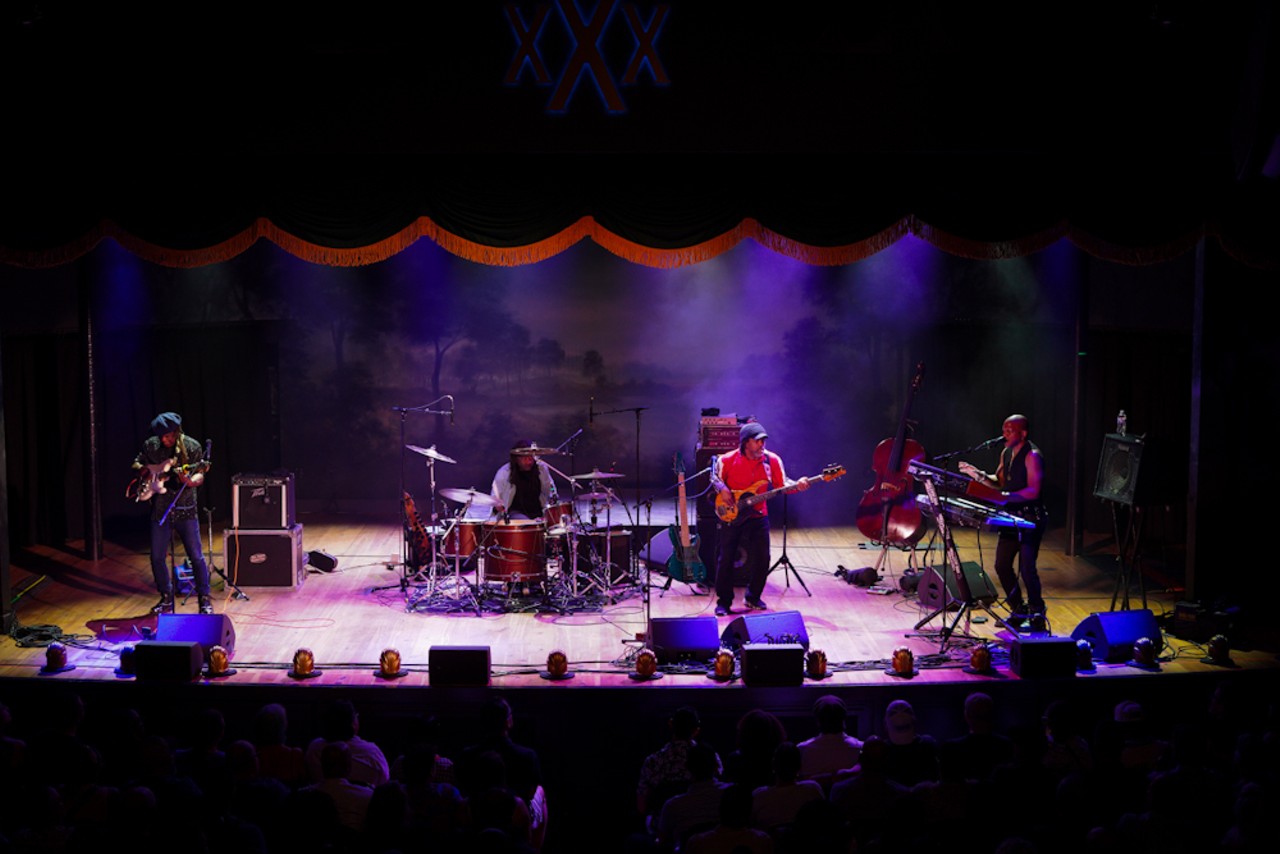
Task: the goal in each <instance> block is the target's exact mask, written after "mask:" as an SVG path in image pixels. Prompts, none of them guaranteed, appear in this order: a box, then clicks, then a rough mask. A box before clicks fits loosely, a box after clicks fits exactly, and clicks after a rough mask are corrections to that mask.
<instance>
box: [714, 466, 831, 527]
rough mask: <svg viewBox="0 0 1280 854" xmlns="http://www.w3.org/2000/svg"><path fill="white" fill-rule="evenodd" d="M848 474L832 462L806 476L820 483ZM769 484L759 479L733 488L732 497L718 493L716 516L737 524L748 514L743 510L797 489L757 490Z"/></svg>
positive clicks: (783, 487)
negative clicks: (818, 471) (820, 472)
mask: <svg viewBox="0 0 1280 854" xmlns="http://www.w3.org/2000/svg"><path fill="white" fill-rule="evenodd" d="M845 474H846V472H845V468H844V466H841V465H836V464H835V463H832V464H831V465H829V466H827V467H826V468H824V469H823V470H822V474H819V475H813V476H811V477H807V478H805V480H807V481H809V482H810V483H818V482H820V481H828V480H835V479H836V478H838V477H844V476H845ZM764 486H768V481H764V480H758V481H756V482H755V483H753V484H751V485H750V486H748V487H747V488H746V489H731V490H729V492H730V493H731V494H732V497H731V498H726V497H725V495H724V493H719V494H717V495H716V516H717V517H719V519H720V521H721V522H724V523H726V524H730V525H737V524H740V523H741V522H742V520H743V519H744V518H746V516H747V514H746V513H744V512H743V511H745V510H748V509H750V508H752V507H754V506H756V505H757V504H759V503H760V502H762V501H768V500H769V499H770V498H773V497H774V496H775V495H781V494H782V493H784V492H791V491H793V490H794V489H795V485H794V484H792V485H790V486H779V487H778V488H777V489H770V490H769V491H768V492H757V491H756V490H758V489H760V488H761V487H764Z"/></svg>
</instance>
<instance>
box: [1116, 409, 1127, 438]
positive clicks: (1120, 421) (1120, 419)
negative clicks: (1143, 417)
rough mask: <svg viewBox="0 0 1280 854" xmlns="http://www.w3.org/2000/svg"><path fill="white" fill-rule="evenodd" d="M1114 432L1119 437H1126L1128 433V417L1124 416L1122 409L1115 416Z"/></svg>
mask: <svg viewBox="0 0 1280 854" xmlns="http://www.w3.org/2000/svg"><path fill="white" fill-rule="evenodd" d="M1116 432H1117V433H1119V434H1120V435H1121V436H1127V435H1128V433H1129V416H1128V415H1125V414H1124V410H1123V409H1121V410H1120V414H1119V415H1117V416H1116Z"/></svg>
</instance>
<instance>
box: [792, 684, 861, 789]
mask: <svg viewBox="0 0 1280 854" xmlns="http://www.w3.org/2000/svg"><path fill="white" fill-rule="evenodd" d="M813 717H814V720H815V721H817V724H818V734H817V735H815V736H814V737H813V738H811V739H808V740H807V741H802V742H800V745H799V747H800V777H801V779H804V780H816V781H818V783H820V784H821V785H822V786H823V788H824V789H830V788H831V781H832V778H833V775H834V774H835V773H836V772H837V771H843V770H844V769H846V768H852V767H853V766H855V765H857V764H858V756H859V755H860V754H861V753H862V742H861V741H859V740H858V739H857V738H855V737H854V736H852V735H849V734H848V733H847V732H845V720H846V719H847V717H848V709H847V708H846V707H845V704H844V701H843V700H841V699H840V698H839V697H835V696H832V695H830V694H827V695H825V696H822V697H819V698H818V699H817V702H815V703H814V704H813Z"/></svg>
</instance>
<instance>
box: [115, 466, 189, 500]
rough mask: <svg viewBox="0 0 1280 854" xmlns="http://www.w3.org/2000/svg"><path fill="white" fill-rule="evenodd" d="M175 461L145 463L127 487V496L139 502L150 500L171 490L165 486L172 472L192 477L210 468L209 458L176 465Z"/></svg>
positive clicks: (125, 492)
mask: <svg viewBox="0 0 1280 854" xmlns="http://www.w3.org/2000/svg"><path fill="white" fill-rule="evenodd" d="M173 462H174V461H173V460H165V461H164V462H162V463H147V464H146V465H144V466H143V467H142V469H141V470H140V471H139V472H138V476H137V477H135V478H134V479H133V480H131V481H130V482H129V485H128V486H127V487H125V490H124V494H125V497H126V498H132V499H133V500H134V501H138V502H142V501H150V500H151V497H152V496H153V495H164V494H165V493H167V492H168V491H169V489H168V487H166V486H165V481H166V480H168V479H169V476H170V475H171V474H177V475H183V474H185V475H187V476H189V477H190V476H194V475H197V474H199V473H200V472H205V471H208V470H209V461H208V460H201V461H200V462H198V463H188V464H187V465H185V466H175V465H174V464H173Z"/></svg>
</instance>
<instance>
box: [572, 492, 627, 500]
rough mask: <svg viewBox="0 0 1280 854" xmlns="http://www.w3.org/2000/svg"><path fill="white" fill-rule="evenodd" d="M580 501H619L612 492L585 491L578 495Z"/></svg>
mask: <svg viewBox="0 0 1280 854" xmlns="http://www.w3.org/2000/svg"><path fill="white" fill-rule="evenodd" d="M578 500H579V501H617V500H618V499H617V498H616V497H615V496H614V494H613V493H612V492H584V493H583V494H581V495H579V496H578Z"/></svg>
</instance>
